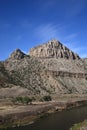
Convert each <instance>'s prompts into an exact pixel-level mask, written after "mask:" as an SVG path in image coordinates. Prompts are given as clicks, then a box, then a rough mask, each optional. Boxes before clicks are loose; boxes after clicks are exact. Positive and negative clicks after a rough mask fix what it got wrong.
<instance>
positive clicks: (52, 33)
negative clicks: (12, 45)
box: [34, 23, 67, 41]
mask: <svg viewBox="0 0 87 130" xmlns="http://www.w3.org/2000/svg"><path fill="white" fill-rule="evenodd" d="M65 28H67V26H65V25H62V24H54V23H47V24H41V25H39V26H37V27H36V28H35V29H34V35H35V36H36V37H37V38H39V39H41V40H44V41H47V40H49V39H53V38H57V39H58V40H61V39H62V37H63V32H64V31H63V30H65Z"/></svg>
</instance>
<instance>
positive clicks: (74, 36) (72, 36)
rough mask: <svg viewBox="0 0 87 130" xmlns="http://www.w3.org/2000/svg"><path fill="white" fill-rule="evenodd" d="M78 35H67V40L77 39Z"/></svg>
mask: <svg viewBox="0 0 87 130" xmlns="http://www.w3.org/2000/svg"><path fill="white" fill-rule="evenodd" d="M77 36H78V33H72V34H69V35H67V36H66V37H65V39H66V40H72V39H75V38H76V37H77Z"/></svg>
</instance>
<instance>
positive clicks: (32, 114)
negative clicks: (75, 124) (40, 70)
mask: <svg viewBox="0 0 87 130" xmlns="http://www.w3.org/2000/svg"><path fill="white" fill-rule="evenodd" d="M84 105H87V100H86V99H67V100H64V99H63V100H58V101H50V102H33V103H32V104H31V105H22V104H20V105H18V104H17V105H14V104H6V105H5V104H3V105H0V128H1V129H2V128H7V127H15V126H22V125H28V124H30V123H33V122H34V121H35V120H37V119H39V118H43V116H47V115H48V114H50V113H54V112H57V111H62V110H66V109H71V108H74V107H79V106H84Z"/></svg>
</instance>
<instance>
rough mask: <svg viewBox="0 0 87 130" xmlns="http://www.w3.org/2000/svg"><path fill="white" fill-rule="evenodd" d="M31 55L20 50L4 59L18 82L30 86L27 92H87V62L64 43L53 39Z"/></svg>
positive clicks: (57, 94) (53, 94) (61, 94)
mask: <svg viewBox="0 0 87 130" xmlns="http://www.w3.org/2000/svg"><path fill="white" fill-rule="evenodd" d="M43 50H44V51H43ZM48 50H50V51H48ZM51 51H52V52H51ZM53 52H54V53H53ZM59 52H60V53H61V55H60V53H59ZM29 54H30V55H26V54H24V53H23V52H21V51H20V50H19V49H17V50H15V51H14V52H13V53H12V54H11V55H10V57H9V58H8V59H7V60H6V61H5V62H4V66H5V68H6V71H7V72H8V73H9V75H10V77H12V79H13V80H14V84H15V85H16V86H21V87H22V88H23V89H26V90H27V91H28V92H26V95H28V96H35V97H36V98H37V97H41V96H43V95H49V94H50V95H51V96H52V97H59V96H64V95H67V94H69V95H71V94H73V95H74V94H76V95H78V96H81V94H82V95H83V94H86V93H87V78H86V76H87V75H86V69H85V68H86V63H87V62H86V61H83V59H81V58H80V57H79V56H78V55H77V54H74V53H73V52H72V51H70V50H69V49H68V48H66V47H64V46H63V45H62V44H61V43H60V42H58V41H55V40H52V41H49V42H48V43H47V44H42V45H41V46H37V47H35V48H32V49H31V50H30V53H29Z"/></svg>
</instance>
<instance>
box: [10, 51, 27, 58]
mask: <svg viewBox="0 0 87 130" xmlns="http://www.w3.org/2000/svg"><path fill="white" fill-rule="evenodd" d="M25 56H27V55H26V54H24V53H23V52H22V51H21V50H20V49H16V50H15V51H14V52H13V53H12V54H11V55H10V57H9V58H10V59H17V60H20V59H23V58H24V57H25Z"/></svg>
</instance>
